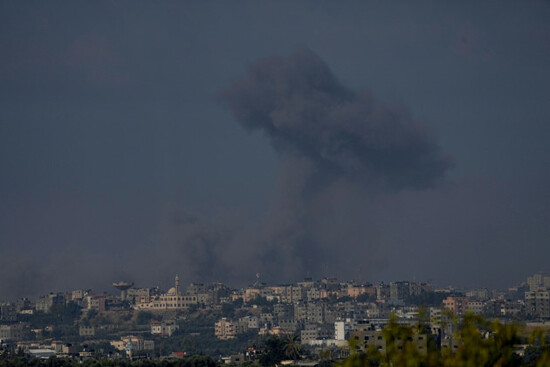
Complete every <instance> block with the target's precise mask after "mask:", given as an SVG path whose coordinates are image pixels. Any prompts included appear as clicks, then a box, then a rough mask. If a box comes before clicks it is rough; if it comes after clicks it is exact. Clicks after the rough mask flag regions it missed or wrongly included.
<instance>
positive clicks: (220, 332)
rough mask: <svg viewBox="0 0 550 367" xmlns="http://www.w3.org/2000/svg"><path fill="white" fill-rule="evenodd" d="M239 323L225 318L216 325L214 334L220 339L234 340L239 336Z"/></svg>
mask: <svg viewBox="0 0 550 367" xmlns="http://www.w3.org/2000/svg"><path fill="white" fill-rule="evenodd" d="M237 326H238V325H237V323H236V322H234V321H232V320H229V319H227V318H225V317H223V318H222V319H220V320H219V321H218V322H216V324H215V325H214V334H215V335H216V337H217V338H218V339H223V340H227V339H233V338H235V336H237Z"/></svg>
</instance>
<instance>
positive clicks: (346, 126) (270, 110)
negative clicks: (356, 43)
mask: <svg viewBox="0 0 550 367" xmlns="http://www.w3.org/2000/svg"><path fill="white" fill-rule="evenodd" d="M222 97H223V100H224V102H225V103H226V105H227V106H228V107H229V109H230V110H231V112H232V114H233V115H234V116H235V118H236V119H237V120H238V121H239V122H240V123H241V124H242V125H243V126H244V127H245V128H247V129H249V130H262V131H264V132H265V133H266V134H267V135H268V136H269V137H270V138H271V141H272V142H273V145H274V146H275V147H276V148H277V149H278V150H280V151H282V152H287V153H291V154H294V155H298V156H305V157H308V158H309V159H311V160H312V161H313V162H314V164H315V166H316V168H318V169H322V170H323V173H325V174H327V173H331V174H333V175H335V176H346V177H347V178H349V179H361V180H362V181H364V182H368V181H371V182H372V181H377V180H381V181H382V182H383V183H384V184H385V185H386V186H387V187H389V188H392V189H404V188H425V187H431V186H433V185H435V184H436V183H437V182H438V181H439V180H441V178H442V177H443V175H444V173H445V171H446V170H447V169H448V168H449V167H450V166H451V163H450V160H449V159H448V158H447V157H445V156H443V155H442V153H441V151H440V148H439V146H438V144H437V142H436V141H435V140H434V138H433V137H432V136H431V135H430V134H429V133H428V131H427V130H426V129H425V128H424V127H423V126H422V125H421V124H420V123H418V122H417V121H415V120H414V119H413V118H412V117H411V116H410V115H409V113H408V112H407V111H406V110H405V109H404V108H403V106H400V105H397V104H384V103H381V102H378V101H376V100H375V99H374V98H373V97H372V95H371V94H370V93H368V92H365V91H357V92H356V91H352V90H350V89H348V88H346V87H345V86H343V85H342V84H341V83H340V82H339V81H338V80H337V79H336V77H335V76H334V74H333V73H332V72H331V70H330V69H329V68H328V66H327V65H326V64H325V63H324V62H323V60H321V58H320V57H319V56H317V55H316V54H315V53H313V52H312V51H310V50H308V49H305V48H302V49H301V50H299V51H298V52H296V53H295V54H294V55H292V56H290V57H288V58H284V57H277V56H275V57H269V58H266V59H263V60H260V61H258V62H256V63H255V64H253V65H251V66H249V68H248V75H247V77H246V78H243V79H241V80H239V81H237V82H236V83H234V84H233V85H232V86H231V87H230V88H229V89H227V90H226V91H225V92H223V94H222Z"/></svg>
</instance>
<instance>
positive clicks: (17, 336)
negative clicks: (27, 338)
mask: <svg viewBox="0 0 550 367" xmlns="http://www.w3.org/2000/svg"><path fill="white" fill-rule="evenodd" d="M24 332H25V327H24V325H23V324H11V325H0V340H2V341H18V340H22V339H23V336H24Z"/></svg>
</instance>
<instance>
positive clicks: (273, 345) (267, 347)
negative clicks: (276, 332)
mask: <svg viewBox="0 0 550 367" xmlns="http://www.w3.org/2000/svg"><path fill="white" fill-rule="evenodd" d="M284 348H285V345H284V342H283V340H282V339H281V338H279V337H277V336H271V337H268V338H267V339H266V340H265V342H264V352H263V353H262V354H261V356H260V364H261V365H262V366H264V367H268V366H275V365H276V364H279V363H280V362H281V361H282V360H284V359H285V349H284Z"/></svg>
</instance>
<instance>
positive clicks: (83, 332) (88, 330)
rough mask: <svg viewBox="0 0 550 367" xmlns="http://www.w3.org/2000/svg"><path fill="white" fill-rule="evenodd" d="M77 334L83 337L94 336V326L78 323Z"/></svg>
mask: <svg viewBox="0 0 550 367" xmlns="http://www.w3.org/2000/svg"><path fill="white" fill-rule="evenodd" d="M78 335H80V336H83V337H93V336H95V327H93V326H85V325H80V326H79V328H78Z"/></svg>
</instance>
